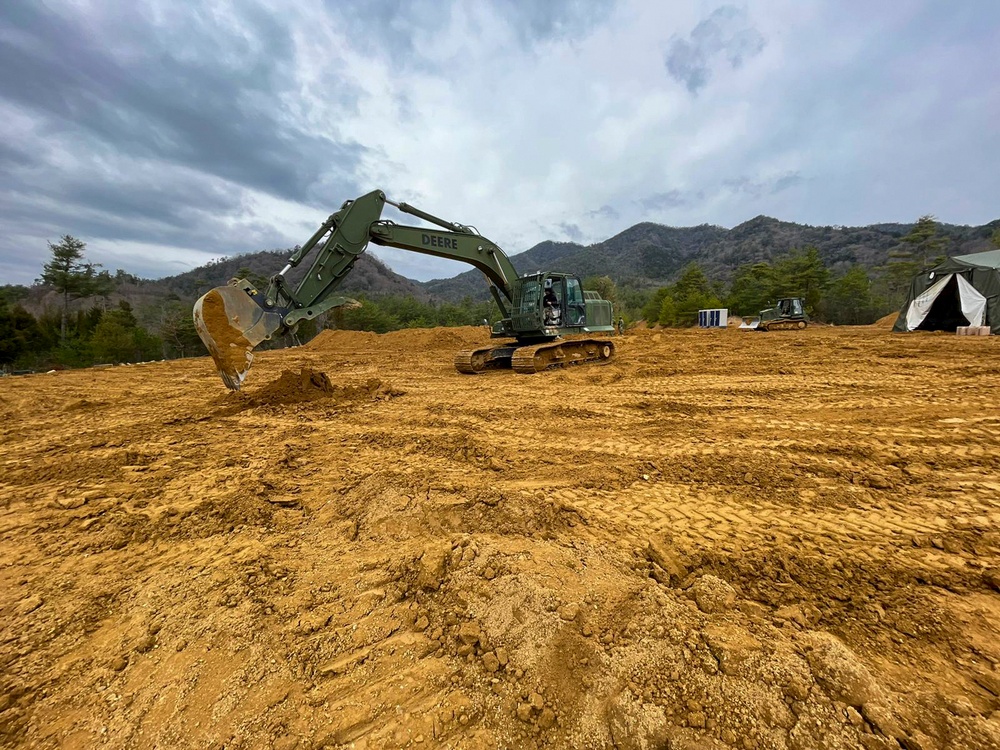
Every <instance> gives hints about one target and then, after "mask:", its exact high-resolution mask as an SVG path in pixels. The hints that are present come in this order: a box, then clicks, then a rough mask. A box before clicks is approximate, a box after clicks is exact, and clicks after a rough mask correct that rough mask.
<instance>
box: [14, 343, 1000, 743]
mask: <svg viewBox="0 0 1000 750" xmlns="http://www.w3.org/2000/svg"><path fill="white" fill-rule="evenodd" d="M487 337H488V335H487V333H486V332H485V331H484V330H482V329H476V328H469V329H458V330H456V331H452V330H440V329H439V330H435V329H430V330H421V331H406V332H399V333H398V334H391V335H386V336H374V335H372V334H349V333H344V332H330V333H329V334H326V333H324V334H322V335H321V336H320V337H317V339H315V340H314V341H313V342H311V343H310V344H309V345H307V346H305V347H300V348H297V349H287V350H281V351H267V352H260V353H259V354H258V355H257V357H256V362H255V365H254V368H253V369H252V370H251V371H250V373H249V375H248V377H247V380H246V381H245V383H244V389H243V390H242V391H241V392H240V393H238V394H227V393H226V392H225V388H224V386H223V385H222V383H221V382H220V381H219V379H218V377H217V375H216V373H215V370H214V367H213V366H212V363H211V361H210V360H209V359H208V358H207V357H205V358H199V359H190V360H182V361H177V362H167V363H157V364H151V365H145V366H136V367H128V368H125V367H120V368H106V369H100V370H89V371H72V372H60V373H54V374H50V375H49V374H47V375H35V376H27V377H21V378H11V379H7V380H4V390H3V395H2V396H0V414H2V415H3V416H4V420H3V422H2V423H0V439H2V441H3V444H4V446H5V450H4V453H3V455H2V457H0V544H2V545H3V550H4V555H3V562H2V564H0V591H2V593H3V596H2V598H0V623H2V628H3V629H2V633H0V635H2V637H0V664H2V665H3V669H2V670H0V745H3V746H9V747H67V748H73V747H80V748H84V747H95V746H101V747H109V748H131V747H150V746H154V745H155V746H157V747H165V748H167V747H190V746H199V747H200V746H206V747H207V746H215V747H217V746H225V747H227V748H255V747H273V748H282V749H284V750H290V749H292V748H335V749H339V748H423V747H427V748H432V747H442V748H477V749H485V748H515V747H516V748H595V749H596V748H619V749H628V750H631V749H633V748H634V749H635V750H639V749H640V748H664V747H666V748H670V749H671V750H677V749H679V748H680V749H684V748H688V749H691V750H693V749H695V748H699V749H700V748H709V749H714V748H718V749H719V750H722V749H723V748H773V749H775V750H807V749H809V748H866V749H869V750H870V749H872V748H907V749H908V750H909V749H913V748H925V749H927V750H945V749H948V750H952V749H953V750H959V749H960V748H983V749H985V748H997V747H1000V713H998V708H1000V667H998V665H1000V645H998V644H1000V632H998V631H1000V625H998V623H1000V532H998V531H997V529H998V524H1000V500H998V499H997V498H998V497H1000V484H998V483H997V480H996V477H997V475H998V472H1000V459H998V458H997V457H996V456H995V455H994V454H995V451H994V450H993V449H992V445H993V443H994V442H995V434H996V430H997V428H998V425H1000V408H998V407H997V406H996V405H995V404H992V403H990V402H988V401H984V399H983V398H982V393H983V392H984V390H987V391H988V389H990V388H996V387H998V386H1000V367H998V365H1000V339H998V338H995V337H989V338H977V339H974V340H973V339H965V338H964V337H955V336H922V335H916V336H906V335H891V334H888V333H887V332H885V331H882V330H879V329H877V328H874V327H859V328H846V327H837V328H832V327H830V328H827V327H815V328H814V327H810V328H808V329H806V330H805V331H787V332H776V333H773V334H771V335H767V336H764V335H757V334H753V333H747V332H745V331H739V330H725V329H721V330H717V331H698V330H691V331H671V330H667V329H664V330H656V331H644V330H641V329H632V330H630V332H629V335H628V336H625V337H622V338H621V339H618V340H617V342H616V343H617V347H618V354H617V355H616V358H615V359H614V360H613V361H612V362H611V363H609V364H606V365H602V366H591V367H577V368H569V369H566V370H562V371H560V370H555V371H550V372H546V373H542V374H539V375H532V376H523V375H516V374H514V373H512V372H503V371H495V372H487V373H484V374H482V375H477V376H463V375H459V374H458V373H456V372H455V371H454V369H453V367H452V364H451V361H452V357H453V355H454V351H455V349H456V348H463V347H466V346H467V345H469V344H471V345H475V344H477V343H480V342H481V341H485V340H487ZM390 382H391V383H393V384H394V385H393V386H389V385H387V384H388V383H390ZM928 383H931V384H933V385H932V386H928ZM397 386H398V387H397ZM403 390H405V392H406V395H405V397H403V398H394V397H393V396H396V395H399V394H400V393H401V391H403ZM39 403H45V404H46V405H47V408H46V409H45V410H44V411H40V410H39V409H38V408H37V405H38V404H39ZM234 404H235V405H236V406H238V407H239V408H238V409H235V410H234ZM255 407H256V408H255Z"/></svg>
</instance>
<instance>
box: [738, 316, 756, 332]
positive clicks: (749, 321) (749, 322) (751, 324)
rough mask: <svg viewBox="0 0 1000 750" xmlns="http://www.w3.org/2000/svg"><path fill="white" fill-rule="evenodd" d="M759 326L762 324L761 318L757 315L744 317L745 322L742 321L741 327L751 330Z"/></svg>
mask: <svg viewBox="0 0 1000 750" xmlns="http://www.w3.org/2000/svg"><path fill="white" fill-rule="evenodd" d="M758 326H760V318H759V317H757V316H753V317H749V318H743V322H742V323H740V328H743V329H746V330H750V331H752V330H754V329H756V328H757V327H758Z"/></svg>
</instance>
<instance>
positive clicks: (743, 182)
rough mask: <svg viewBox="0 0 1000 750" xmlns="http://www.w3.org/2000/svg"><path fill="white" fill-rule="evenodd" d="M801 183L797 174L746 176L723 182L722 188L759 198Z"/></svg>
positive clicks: (800, 177) (800, 178) (801, 180)
mask: <svg viewBox="0 0 1000 750" xmlns="http://www.w3.org/2000/svg"><path fill="white" fill-rule="evenodd" d="M802 182H803V179H802V176H801V175H800V174H799V173H798V172H787V173H785V174H782V175H778V176H775V177H757V178H751V177H747V176H745V175H744V176H740V177H735V178H732V179H728V180H725V181H723V183H722V184H723V186H724V187H725V188H727V189H729V190H731V191H733V192H735V193H743V194H745V195H748V196H750V197H752V198H760V197H761V196H766V195H775V194H777V193H780V192H782V191H783V190H789V189H791V188H793V187H795V186H797V185H801V184H802Z"/></svg>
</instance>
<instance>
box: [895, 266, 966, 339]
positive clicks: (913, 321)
mask: <svg viewBox="0 0 1000 750" xmlns="http://www.w3.org/2000/svg"><path fill="white" fill-rule="evenodd" d="M954 275H955V274H953V273H949V274H948V275H947V276H942V277H941V278H940V279H938V280H937V281H935V282H934V283H933V284H931V285H930V286H929V287H928V288H927V291H925V292H924V293H923V294H921V295H920V296H919V297H917V298H916V299H915V300H913V301H912V302H911V303H910V307H909V309H907V311H906V330H907V331H915V330H917V328H918V327H919V326H920V324H921V323H923V322H924V318H926V317H927V313H929V312H930V311H931V305H933V304H934V300H936V299H937V297H938V295H939V294H941V290H942V289H944V288H945V286H946V285H947V284H948V282H949V281H951V277H952V276H954Z"/></svg>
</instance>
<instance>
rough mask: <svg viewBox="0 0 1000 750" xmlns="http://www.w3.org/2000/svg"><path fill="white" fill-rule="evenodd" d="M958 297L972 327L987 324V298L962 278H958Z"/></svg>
mask: <svg viewBox="0 0 1000 750" xmlns="http://www.w3.org/2000/svg"><path fill="white" fill-rule="evenodd" d="M957 278H958V297H959V299H960V300H961V302H962V315H964V316H965V317H966V319H968V321H969V325H970V326H981V325H984V324H985V322H986V297H984V296H983V295H981V294H980V293H979V292H978V291H976V288H975V287H974V286H972V284H970V283H969V282H968V281H966V280H965V279H964V278H962V277H961V276H958V277H957Z"/></svg>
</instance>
